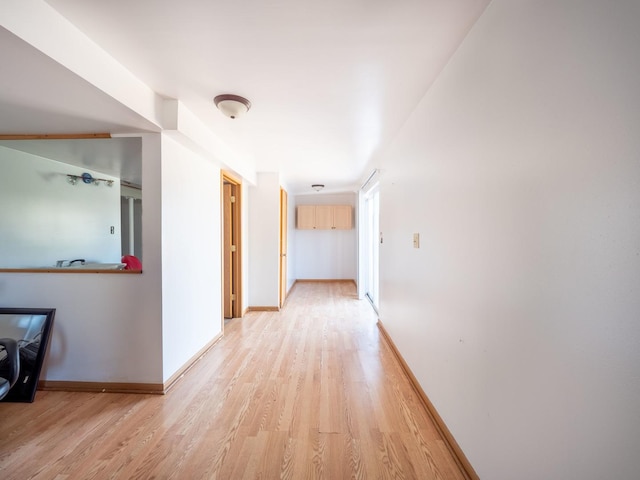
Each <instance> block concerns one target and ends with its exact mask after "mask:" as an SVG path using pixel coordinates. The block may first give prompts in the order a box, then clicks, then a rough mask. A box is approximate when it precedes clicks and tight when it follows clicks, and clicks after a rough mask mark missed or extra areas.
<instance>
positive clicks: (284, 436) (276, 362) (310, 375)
mask: <svg viewBox="0 0 640 480" xmlns="http://www.w3.org/2000/svg"><path fill="white" fill-rule="evenodd" d="M218 321H219V320H218ZM0 478H3V479H6V480H13V479H15V480H18V479H19V480H25V479H31V478H38V479H57V480H62V479H93V478H96V479H104V478H118V479H133V478H136V479H150V478H158V479H169V478H173V479H189V480H192V479H214V478H220V479H242V478H250V479H254V478H261V479H276V478H278V479H280V478H288V479H296V480H297V479H312V478H326V479H332V480H333V479H346V478H358V479H361V478H362V479H365V478H369V479H375V478H393V479H421V480H422V479H445V480H446V479H463V478H464V476H463V474H462V473H461V472H460V470H459V468H458V467H457V465H456V463H455V461H454V459H453V458H452V457H451V455H450V454H449V451H448V450H447V448H446V446H445V445H444V443H443V441H442V439H441V438H440V436H439V434H438V432H437V430H436V428H435V427H434V425H433V423H432V421H431V420H430V418H429V416H428V414H427V412H426V410H425V409H424V408H423V406H422V404H421V403H420V401H419V399H418V397H417V395H416V394H415V392H414V391H413V389H412V388H411V386H410V384H409V382H408V380H407V378H406V376H405V375H404V374H403V372H402V370H401V368H400V366H399V364H398V362H397V360H396V358H395V357H394V356H393V354H392V352H391V350H390V349H389V347H388V346H387V345H386V344H385V343H384V342H383V340H382V337H381V334H380V332H379V331H378V328H377V326H376V317H375V314H374V312H373V310H372V308H371V306H370V305H369V304H368V303H367V302H366V301H364V300H362V301H360V300H357V298H356V294H355V286H354V285H353V283H349V282H318V283H315V282H309V283H308V282H302V283H298V284H296V286H295V287H294V288H293V290H292V292H291V294H290V296H289V298H288V300H287V303H286V304H285V307H284V308H283V309H282V311H280V312H252V313H248V314H247V315H245V316H244V317H243V318H241V319H233V320H231V321H230V322H228V323H227V325H226V326H225V336H224V337H223V339H222V340H220V342H218V343H217V344H216V345H215V346H214V347H213V348H212V349H211V350H210V351H209V352H208V353H207V354H206V355H204V356H203V357H202V358H201V359H200V360H199V361H198V362H197V363H196V364H195V365H194V366H193V367H192V368H191V369H190V370H189V371H188V372H187V374H186V375H185V376H184V377H183V378H182V379H180V380H179V381H178V382H177V383H176V384H175V386H174V387H173V388H172V389H171V390H170V391H169V392H168V393H167V395H164V396H158V395H139V394H115V393H68V392H46V391H39V392H38V393H37V395H36V400H35V402H34V403H33V404H8V403H2V404H0Z"/></svg>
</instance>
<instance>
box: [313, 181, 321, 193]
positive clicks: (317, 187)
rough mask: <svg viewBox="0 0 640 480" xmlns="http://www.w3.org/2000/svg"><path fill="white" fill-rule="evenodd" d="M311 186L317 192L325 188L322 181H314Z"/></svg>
mask: <svg viewBox="0 0 640 480" xmlns="http://www.w3.org/2000/svg"><path fill="white" fill-rule="evenodd" d="M311 188H313V189H314V190H315V191H316V192H319V191H320V190H322V189H323V188H324V185H322V184H321V183H314V184H313V185H311Z"/></svg>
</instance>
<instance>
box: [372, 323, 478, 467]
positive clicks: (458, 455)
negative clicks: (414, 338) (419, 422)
mask: <svg viewBox="0 0 640 480" xmlns="http://www.w3.org/2000/svg"><path fill="white" fill-rule="evenodd" d="M378 329H379V330H380V332H381V333H382V338H383V339H384V340H385V342H386V343H387V345H388V346H389V348H390V349H391V351H392V352H393V354H394V355H395V356H396V358H397V359H398V362H399V363H400V365H401V366H402V369H403V370H404V373H405V374H406V375H407V377H408V378H409V382H410V383H411V386H412V387H413V389H414V390H415V392H416V394H417V395H418V398H419V399H420V400H421V401H422V403H423V405H424V406H425V408H426V409H427V412H429V415H430V416H431V419H432V420H433V423H434V424H435V425H436V428H437V429H438V432H439V433H440V436H441V437H442V439H443V440H444V443H445V445H446V446H447V449H448V450H449V452H450V453H451V455H452V456H453V458H454V459H455V461H456V463H457V464H458V467H460V471H461V472H462V473H463V474H464V475H465V477H466V478H467V480H480V477H479V476H478V474H477V473H476V472H475V470H474V469H473V467H472V466H471V463H469V460H467V457H466V456H465V454H464V452H463V451H462V449H461V448H460V445H458V442H456V439H455V438H453V435H452V434H451V432H450V431H449V429H448V428H447V425H446V424H445V423H444V420H442V417H441V416H440V414H438V411H437V410H436V408H435V407H434V406H433V403H431V400H429V397H427V394H426V393H425V392H424V390H423V389H422V387H421V386H420V383H419V382H418V379H417V378H416V377H415V375H414V374H413V372H412V371H411V369H410V368H409V365H407V362H405V360H404V358H403V357H402V355H401V354H400V352H399V351H398V348H397V347H396V345H395V343H393V340H392V339H391V337H390V336H389V332H387V330H386V329H385V328H384V325H383V324H382V322H381V321H380V320H379V319H378Z"/></svg>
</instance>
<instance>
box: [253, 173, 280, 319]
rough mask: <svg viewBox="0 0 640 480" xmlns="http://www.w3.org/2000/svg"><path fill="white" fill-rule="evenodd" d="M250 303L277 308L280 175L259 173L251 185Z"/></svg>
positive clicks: (254, 305) (255, 305)
mask: <svg viewBox="0 0 640 480" xmlns="http://www.w3.org/2000/svg"><path fill="white" fill-rule="evenodd" d="M249 232H250V233H249V235H250V237H249V238H250V240H249V248H248V252H249V292H248V294H249V295H248V296H249V306H250V307H277V306H278V304H279V297H280V294H279V291H280V290H279V273H278V272H279V270H280V175H279V174H278V173H258V175H257V184H256V185H255V186H251V187H249Z"/></svg>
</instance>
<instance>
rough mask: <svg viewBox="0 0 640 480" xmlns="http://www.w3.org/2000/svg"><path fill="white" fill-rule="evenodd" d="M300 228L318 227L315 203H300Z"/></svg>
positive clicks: (310, 228)
mask: <svg viewBox="0 0 640 480" xmlns="http://www.w3.org/2000/svg"><path fill="white" fill-rule="evenodd" d="M298 228H300V229H303V230H305V229H306V230H312V229H314V228H316V207H315V206H313V205H298Z"/></svg>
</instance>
